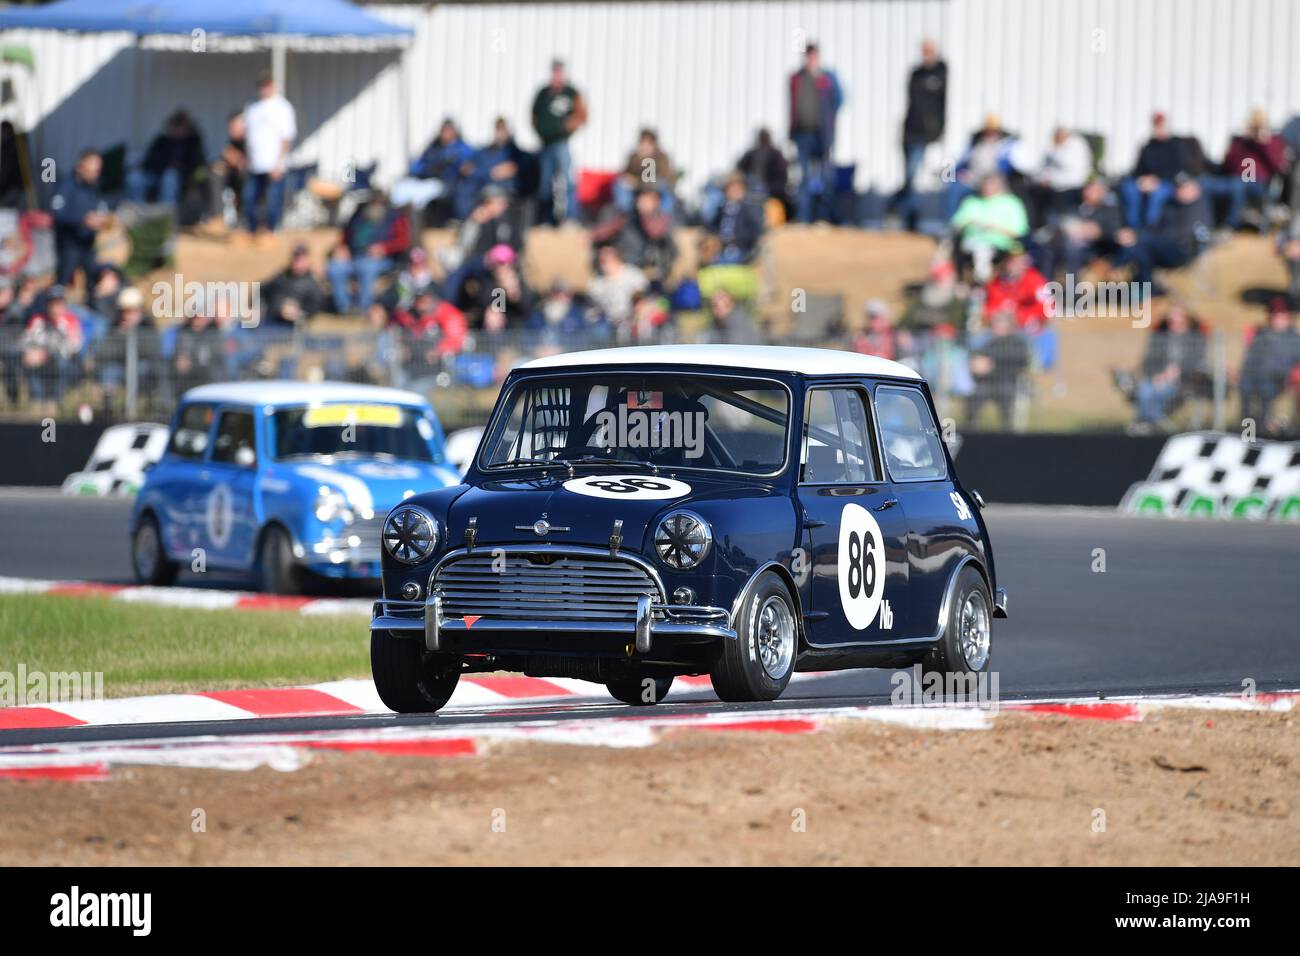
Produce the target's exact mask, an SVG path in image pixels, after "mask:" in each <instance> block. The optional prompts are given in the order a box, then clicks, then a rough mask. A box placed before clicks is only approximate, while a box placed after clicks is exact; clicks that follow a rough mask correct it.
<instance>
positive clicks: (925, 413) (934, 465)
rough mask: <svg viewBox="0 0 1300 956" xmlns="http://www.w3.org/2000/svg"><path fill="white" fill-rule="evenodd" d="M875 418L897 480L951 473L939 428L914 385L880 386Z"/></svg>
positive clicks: (877, 392)
mask: <svg viewBox="0 0 1300 956" xmlns="http://www.w3.org/2000/svg"><path fill="white" fill-rule="evenodd" d="M876 418H877V419H878V420H879V422H880V441H881V445H882V446H883V450H884V455H885V460H886V461H887V462H889V474H890V476H891V477H892V478H893V479H894V480H895V481H929V480H934V479H940V478H946V477H947V476H948V465H947V462H946V460H945V459H944V456H943V445H942V443H941V442H940V440H939V429H938V426H936V425H935V423H934V416H933V415H931V414H930V406H929V405H928V404H927V403H926V401H925V396H924V395H922V394H921V393H920V392H919V391H917V390H916V389H914V388H878V389H876Z"/></svg>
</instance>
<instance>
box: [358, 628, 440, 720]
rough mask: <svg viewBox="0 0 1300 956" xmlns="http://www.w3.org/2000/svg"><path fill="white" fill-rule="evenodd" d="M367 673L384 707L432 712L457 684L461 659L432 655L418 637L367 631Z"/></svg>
mask: <svg viewBox="0 0 1300 956" xmlns="http://www.w3.org/2000/svg"><path fill="white" fill-rule="evenodd" d="M370 673H371V675H372V676H373V677H374V679H375V690H377V691H378V692H379V699H380V700H382V701H383V702H384V706H385V707H387V708H388V709H389V710H391V711H393V712H394V713H398V714H432V713H434V712H435V711H438V710H441V709H442V708H443V707H444V706H445V705H446V703H447V701H449V700H451V695H452V694H453V693H454V692H455V690H456V685H457V684H459V683H460V658H459V657H453V656H452V655H450V654H435V653H433V652H432V651H428V650H426V649H425V647H424V642H423V641H421V640H420V639H419V638H418V637H394V636H393V635H392V634H390V633H389V632H388V631H372V632H371V634H370Z"/></svg>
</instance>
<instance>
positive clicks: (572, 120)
mask: <svg viewBox="0 0 1300 956" xmlns="http://www.w3.org/2000/svg"><path fill="white" fill-rule="evenodd" d="M532 116H533V129H534V131H536V133H537V137H538V139H540V140H541V141H542V151H541V155H540V156H539V162H540V165H541V170H540V182H539V184H538V192H537V198H538V201H539V203H540V206H541V208H540V215H539V217H538V218H539V221H541V222H554V223H559V222H562V221H563V220H564V219H566V218H568V216H569V215H570V211H571V209H572V206H573V182H572V175H571V169H572V163H573V160H572V157H571V156H570V154H569V137H571V136H572V135H573V134H574V133H576V132H577V131H578V130H579V129H581V128H582V126H583V124H585V123H586V122H587V101H586V100H585V99H584V98H583V96H582V94H581V93H579V92H578V90H577V88H576V87H574V86H573V84H571V83H570V82H569V80H568V76H567V74H566V71H565V66H564V61H563V60H559V59H557V60H553V61H551V78H550V81H549V82H548V83H547V84H546V85H545V86H543V87H542V88H541V89H540V90H538V91H537V95H536V96H535V97H534V98H533V109H532ZM557 184H562V186H563V189H564V191H565V195H564V196H562V197H557V196H556V195H555V187H556V185H557Z"/></svg>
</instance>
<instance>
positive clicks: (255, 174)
mask: <svg viewBox="0 0 1300 956" xmlns="http://www.w3.org/2000/svg"><path fill="white" fill-rule="evenodd" d="M244 125H245V127H247V138H246V140H245V142H246V144H247V149H248V178H247V179H245V180H244V213H245V215H246V216H247V217H248V231H249V232H250V233H256V232H257V228H258V222H259V217H258V207H259V206H261V205H263V204H265V207H266V208H265V215H264V217H263V218H264V220H265V224H266V228H267V229H268V230H269V231H271V232H275V229H276V226H278V225H279V224H280V212H281V210H282V208H283V206H284V174H285V172H286V170H287V169H288V167H289V151H290V150H292V149H293V141H294V139H295V138H296V137H297V135H298V123H297V120H296V119H295V117H294V112H293V106H292V105H291V104H290V103H289V101H288V100H286V99H285V98H284V97H283V96H281V95H280V94H279V93H278V92H277V91H276V88H275V81H274V80H273V79H272V78H271V74H270V73H262V74H261V75H259V76H258V78H257V99H256V100H254V101H253V102H252V103H250V104H248V106H247V107H245V109H244Z"/></svg>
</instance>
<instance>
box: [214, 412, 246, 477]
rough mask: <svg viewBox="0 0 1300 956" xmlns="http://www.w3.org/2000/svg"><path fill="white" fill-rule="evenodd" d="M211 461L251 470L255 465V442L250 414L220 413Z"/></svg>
mask: <svg viewBox="0 0 1300 956" xmlns="http://www.w3.org/2000/svg"><path fill="white" fill-rule="evenodd" d="M212 460H213V461H220V462H225V463H227V464H230V465H239V466H240V467H242V468H251V467H252V466H253V465H255V464H257V440H256V439H255V438H254V436H253V416H252V413H251V412H222V413H221V422H220V423H219V424H218V425H217V441H216V444H214V445H213V446H212Z"/></svg>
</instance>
